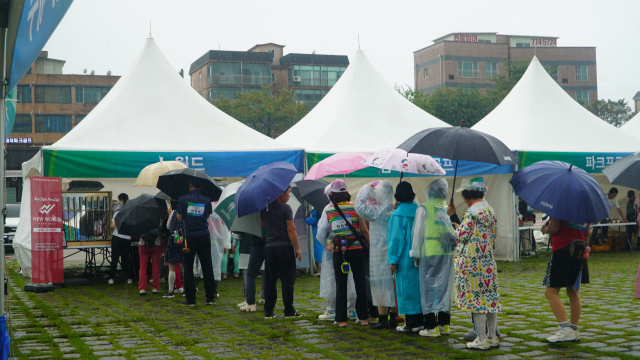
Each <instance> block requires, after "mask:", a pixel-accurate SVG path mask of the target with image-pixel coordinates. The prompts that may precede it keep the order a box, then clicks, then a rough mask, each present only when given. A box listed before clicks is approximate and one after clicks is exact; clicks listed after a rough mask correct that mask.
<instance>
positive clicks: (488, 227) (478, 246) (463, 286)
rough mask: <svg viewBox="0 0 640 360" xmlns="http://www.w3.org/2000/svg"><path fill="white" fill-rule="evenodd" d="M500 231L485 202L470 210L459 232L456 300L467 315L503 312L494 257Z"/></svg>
mask: <svg viewBox="0 0 640 360" xmlns="http://www.w3.org/2000/svg"><path fill="white" fill-rule="evenodd" d="M496 228H497V218H496V213H495V212H494V211H493V208H492V207H491V206H490V205H489V203H487V202H486V201H485V200H482V201H480V202H478V203H475V204H473V205H472V206H471V207H470V208H469V209H468V210H467V212H466V213H465V214H464V218H463V219H462V221H461V224H460V227H458V229H457V230H456V238H457V239H458V241H459V243H458V246H457V247H456V258H455V292H454V297H455V301H456V304H458V307H460V309H462V310H464V311H469V312H474V313H495V312H499V311H502V310H501V304H500V288H499V286H498V272H497V267H496V259H495V257H494V251H495V246H496V245H495V243H496Z"/></svg>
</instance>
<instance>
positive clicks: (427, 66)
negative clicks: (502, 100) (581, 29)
mask: <svg viewBox="0 0 640 360" xmlns="http://www.w3.org/2000/svg"><path fill="white" fill-rule="evenodd" d="M557 42H558V38H557V37H546V36H519V35H500V34H497V33H451V34H448V35H445V36H443V37H440V38H438V39H435V40H433V45H430V46H428V47H425V48H423V49H420V50H418V51H415V52H414V53H413V59H414V86H415V88H416V89H418V90H421V91H422V92H430V91H433V90H435V89H438V88H440V87H442V86H445V87H466V88H471V89H476V90H481V91H484V90H485V89H487V88H493V87H495V84H494V83H493V82H492V81H491V77H493V76H495V75H498V74H500V75H504V74H505V71H506V69H505V68H504V62H505V61H507V60H509V61H518V60H530V59H532V58H533V56H534V55H535V56H537V57H538V59H539V60H540V62H541V63H542V65H544V66H545V67H546V68H548V69H550V73H551V74H552V77H553V78H554V79H555V80H556V81H557V82H558V84H559V85H560V86H561V87H562V88H563V89H564V90H565V91H567V93H569V95H571V96H572V97H573V98H574V99H576V100H580V101H582V103H583V104H586V105H588V104H590V103H591V102H593V101H595V100H597V99H598V86H597V85H598V81H597V69H596V49H595V47H559V46H557Z"/></svg>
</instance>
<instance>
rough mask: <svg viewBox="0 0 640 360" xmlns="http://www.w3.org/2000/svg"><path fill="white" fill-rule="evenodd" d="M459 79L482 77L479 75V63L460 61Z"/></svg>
mask: <svg viewBox="0 0 640 360" xmlns="http://www.w3.org/2000/svg"><path fill="white" fill-rule="evenodd" d="M458 77H465V78H477V77H480V76H479V74H478V63H477V62H475V61H458Z"/></svg>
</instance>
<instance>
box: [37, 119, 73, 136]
mask: <svg viewBox="0 0 640 360" xmlns="http://www.w3.org/2000/svg"><path fill="white" fill-rule="evenodd" d="M70 130H71V115H36V133H67V132H69V131H70Z"/></svg>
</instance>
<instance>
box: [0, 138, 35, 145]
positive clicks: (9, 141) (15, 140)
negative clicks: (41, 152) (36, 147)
mask: <svg viewBox="0 0 640 360" xmlns="http://www.w3.org/2000/svg"><path fill="white" fill-rule="evenodd" d="M5 142H6V143H7V144H33V139H31V138H7V139H6V140H5Z"/></svg>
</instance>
